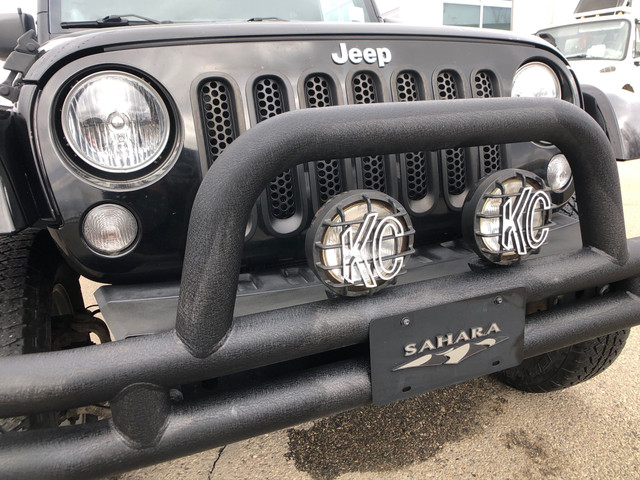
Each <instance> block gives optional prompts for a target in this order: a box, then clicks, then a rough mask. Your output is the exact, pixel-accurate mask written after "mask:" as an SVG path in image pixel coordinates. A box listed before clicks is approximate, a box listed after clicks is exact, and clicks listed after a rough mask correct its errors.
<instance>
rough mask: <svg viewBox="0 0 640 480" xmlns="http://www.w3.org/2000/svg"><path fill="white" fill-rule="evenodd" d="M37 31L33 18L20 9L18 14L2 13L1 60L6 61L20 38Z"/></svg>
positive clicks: (0, 17) (0, 30)
mask: <svg viewBox="0 0 640 480" xmlns="http://www.w3.org/2000/svg"><path fill="white" fill-rule="evenodd" d="M29 30H35V22H34V21H33V17H32V16H31V15H28V14H26V13H22V10H20V9H18V12H17V13H0V60H2V61H5V60H6V59H7V57H8V56H9V54H10V53H11V52H12V51H13V49H14V48H15V47H16V44H17V43H18V38H20V37H21V36H22V35H24V33H26V32H28V31H29Z"/></svg>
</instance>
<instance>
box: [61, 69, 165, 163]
mask: <svg viewBox="0 0 640 480" xmlns="http://www.w3.org/2000/svg"><path fill="white" fill-rule="evenodd" d="M61 120H62V130H63V132H64V136H65V138H66V140H67V142H68V143H69V146H70V147H71V149H72V150H73V151H74V152H75V153H76V154H77V155H78V157H80V158H81V159H82V160H83V161H84V162H86V163H87V164H88V165H89V166H91V167H94V168H96V169H98V170H101V171H103V172H111V173H129V172H136V171H138V170H141V169H143V168H145V167H147V166H149V165H150V164H151V163H153V162H154V161H155V160H156V159H158V157H159V156H160V154H161V153H162V151H163V150H164V148H165V146H166V145H167V142H168V140H169V130H170V121H169V113H168V111H167V107H166V105H165V103H164V101H163V100H162V98H161V97H160V95H159V94H158V92H156V91H155V90H154V89H153V88H151V86H150V85H149V84H148V83H146V82H144V81H142V80H141V79H140V78H138V77H136V76H134V75H131V74H128V73H125V72H117V71H106V72H99V73H94V74H93V75H89V76H88V77H86V78H83V79H82V80H80V81H79V82H78V83H77V84H75V85H74V86H73V88H72V89H71V91H70V92H69V94H68V95H67V97H66V98H65V101H64V104H63V105H62V117H61Z"/></svg>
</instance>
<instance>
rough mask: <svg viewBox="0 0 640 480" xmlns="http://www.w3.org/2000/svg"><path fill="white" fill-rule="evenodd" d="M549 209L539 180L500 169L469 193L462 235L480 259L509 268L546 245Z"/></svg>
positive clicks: (544, 189)
mask: <svg viewBox="0 0 640 480" xmlns="http://www.w3.org/2000/svg"><path fill="white" fill-rule="evenodd" d="M551 208H552V203H551V197H550V195H549V193H548V192H547V189H546V188H545V184H544V182H543V180H542V179H541V178H539V177H537V176H536V175H533V174H532V173H530V172H526V171H523V170H515V169H509V170H502V171H500V172H497V173H495V174H493V175H490V176H488V177H486V178H485V179H483V180H482V181H481V182H480V183H479V184H478V185H477V186H476V188H475V189H474V190H473V191H472V192H470V193H469V196H468V197H467V200H466V201H465V204H464V207H463V211H462V230H463V234H464V237H465V239H466V240H467V242H468V243H470V244H471V246H472V247H473V249H474V250H475V251H476V253H477V254H478V255H479V256H480V257H482V258H485V259H487V260H488V261H490V262H492V263H495V264H499V265H510V264H512V263H515V262H517V261H518V260H520V259H522V258H525V257H527V256H528V255H530V254H531V253H535V252H538V251H539V249H540V248H541V247H542V246H543V245H544V244H545V243H546V242H547V240H548V237H549V226H550V224H551Z"/></svg>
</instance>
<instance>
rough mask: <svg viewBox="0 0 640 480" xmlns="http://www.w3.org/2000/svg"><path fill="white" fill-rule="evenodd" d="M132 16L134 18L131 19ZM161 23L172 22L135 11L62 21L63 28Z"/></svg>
mask: <svg viewBox="0 0 640 480" xmlns="http://www.w3.org/2000/svg"><path fill="white" fill-rule="evenodd" d="M129 18H132V19H134V20H129ZM159 23H172V22H170V21H163V22H161V21H160V20H154V19H153V18H149V17H143V16H142V15H136V14H134V13H127V14H125V15H107V16H106V17H103V18H98V19H97V20H93V21H80V22H62V23H60V27H61V28H106V27H126V26H127V25H141V24H153V25H155V24H159Z"/></svg>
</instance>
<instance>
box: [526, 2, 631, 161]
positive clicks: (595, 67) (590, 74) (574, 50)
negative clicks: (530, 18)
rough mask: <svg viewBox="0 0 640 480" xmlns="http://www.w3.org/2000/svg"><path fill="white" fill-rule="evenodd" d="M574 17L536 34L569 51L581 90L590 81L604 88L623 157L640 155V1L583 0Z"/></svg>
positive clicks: (585, 89)
mask: <svg viewBox="0 0 640 480" xmlns="http://www.w3.org/2000/svg"><path fill="white" fill-rule="evenodd" d="M638 1H639V0H636V2H638ZM574 18H575V19H574V21H572V22H570V23H567V24H565V25H559V26H554V27H551V28H545V29H543V30H540V31H539V32H537V34H536V35H538V36H539V37H541V38H543V39H545V40H547V41H548V42H549V43H551V44H552V45H554V46H555V47H556V48H558V49H559V50H560V51H561V52H562V53H563V54H564V55H565V57H566V58H567V59H568V60H569V63H570V65H571V68H572V69H573V71H574V72H575V75H576V76H577V78H578V80H579V82H580V84H581V85H582V86H583V91H587V90H588V89H589V85H592V86H594V87H596V88H597V89H599V90H600V91H602V92H605V94H606V96H607V97H608V99H609V101H610V103H611V105H612V106H613V110H614V112H613V113H614V114H615V117H616V120H617V122H618V127H619V130H620V134H621V135H620V138H621V141H622V145H621V149H622V150H623V152H624V158H638V157H640V144H639V143H638V141H637V140H635V139H636V138H637V135H638V134H639V133H640V119H638V115H637V112H638V111H640V20H639V19H640V4H637V5H636V6H634V5H633V0H580V2H579V3H578V6H577V7H576V9H575V12H574ZM600 94H601V93H596V95H600ZM610 113H611V112H610ZM603 115H605V116H606V114H605V113H604V112H603Z"/></svg>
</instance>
